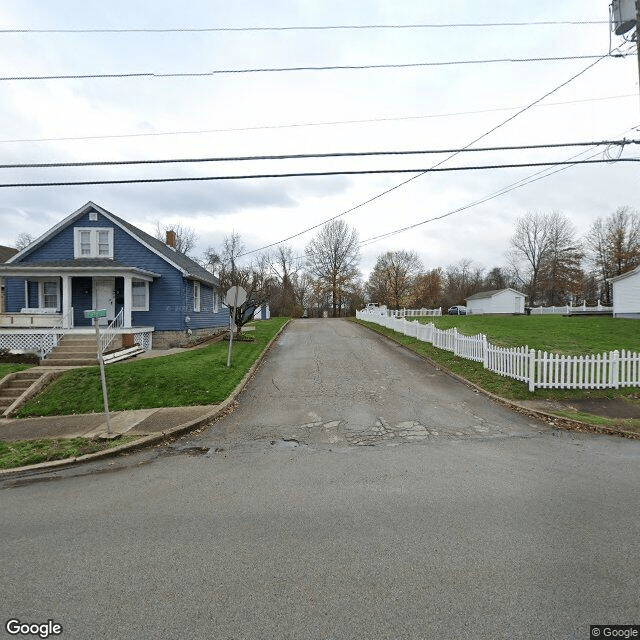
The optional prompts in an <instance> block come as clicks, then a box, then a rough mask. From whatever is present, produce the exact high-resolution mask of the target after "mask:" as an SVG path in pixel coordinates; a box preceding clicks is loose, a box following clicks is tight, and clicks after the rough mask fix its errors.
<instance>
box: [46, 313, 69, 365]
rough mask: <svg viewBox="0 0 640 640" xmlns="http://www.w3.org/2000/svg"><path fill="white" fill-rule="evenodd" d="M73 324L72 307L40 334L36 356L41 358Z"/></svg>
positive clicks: (53, 347)
mask: <svg viewBox="0 0 640 640" xmlns="http://www.w3.org/2000/svg"><path fill="white" fill-rule="evenodd" d="M72 326H73V308H71V309H69V311H68V312H67V313H63V314H62V317H61V318H60V320H59V321H58V322H57V323H56V324H55V325H54V326H53V327H51V329H49V330H48V331H45V332H44V333H43V334H41V336H40V348H39V349H38V357H39V358H40V359H41V360H43V359H44V358H46V357H47V356H48V355H49V354H50V353H51V352H52V351H53V350H54V349H55V348H56V347H57V346H58V342H59V341H60V338H62V336H63V335H64V334H65V333H66V332H67V331H68V330H69V328H70V327H72Z"/></svg>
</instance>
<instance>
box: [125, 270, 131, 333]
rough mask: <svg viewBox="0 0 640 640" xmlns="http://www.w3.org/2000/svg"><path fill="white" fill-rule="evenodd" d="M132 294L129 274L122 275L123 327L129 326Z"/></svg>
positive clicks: (127, 327)
mask: <svg viewBox="0 0 640 640" xmlns="http://www.w3.org/2000/svg"><path fill="white" fill-rule="evenodd" d="M132 306H133V296H132V294H131V276H125V277H124V327H125V328H126V329H130V328H131V307H132Z"/></svg>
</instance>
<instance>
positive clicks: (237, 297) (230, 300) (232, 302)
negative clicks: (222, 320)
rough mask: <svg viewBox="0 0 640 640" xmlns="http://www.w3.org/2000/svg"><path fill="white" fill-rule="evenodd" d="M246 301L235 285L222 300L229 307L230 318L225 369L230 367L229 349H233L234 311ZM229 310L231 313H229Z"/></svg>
mask: <svg viewBox="0 0 640 640" xmlns="http://www.w3.org/2000/svg"><path fill="white" fill-rule="evenodd" d="M246 300H247V292H246V291H245V290H244V289H243V288H242V287H239V286H237V285H234V286H233V287H231V289H229V291H227V295H226V297H225V299H224V301H225V302H226V304H227V305H229V310H230V317H229V352H228V354H227V367H230V366H231V349H232V347H233V325H234V322H235V320H236V309H237V308H238V307H239V306H241V305H243V304H244V303H245V302H246ZM231 309H233V311H232V312H231Z"/></svg>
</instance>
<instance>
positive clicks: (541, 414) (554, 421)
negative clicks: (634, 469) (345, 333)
mask: <svg viewBox="0 0 640 640" xmlns="http://www.w3.org/2000/svg"><path fill="white" fill-rule="evenodd" d="M349 321H350V322H355V319H354V320H351V319H349ZM355 324H360V323H359V322H355ZM360 326H361V327H362V328H364V329H367V330H368V331H373V333H376V334H377V335H379V336H381V337H383V338H386V339H387V340H390V341H391V342H393V343H395V344H397V345H398V346H399V347H402V348H403V349H405V350H407V351H409V353H412V354H413V355H415V356H418V357H419V358H422V359H423V360H426V361H427V362H428V363H429V364H430V365H431V366H433V367H435V368H436V369H438V370H439V371H442V372H443V373H445V374H447V375H448V376H451V377H452V378H453V379H454V380H457V381H458V382H462V383H463V384H464V385H466V386H467V387H469V388H471V389H473V390H474V391H477V392H478V393H481V394H482V395H484V396H487V397H488V398H490V399H491V400H493V401H494V402H495V403H496V404H500V405H502V406H504V407H507V408H509V409H512V410H513V411H516V412H517V413H521V414H522V415H526V416H529V417H532V418H536V419H538V420H543V421H544V422H546V423H547V424H548V426H550V427H554V428H556V429H564V430H565V431H579V432H590V433H597V434H599V435H610V436H618V437H623V438H629V439H631V440H640V433H634V432H632V431H624V430H623V429H615V428H613V427H606V426H603V425H595V424H589V423H588V422H582V421H581V420H574V419H573V418H563V417H561V416H557V415H554V414H553V413H547V412H546V411H540V410H539V409H531V408H530V407H525V406H523V405H521V404H518V402H516V401H515V400H509V399H507V398H503V397H502V396H498V395H496V394H495V393H491V391H487V390H486V389H483V388H482V387H479V386H478V385H477V384H475V383H473V382H471V381H470V380H467V378H464V377H463V376H461V375H459V374H457V373H454V372H453V371H451V370H449V369H447V368H446V367H445V366H444V365H441V364H440V363H439V362H436V361H435V360H432V359H431V358H430V357H429V356H425V355H423V354H422V353H418V352H417V351H414V350H413V349H411V347H409V346H407V345H405V344H402V343H401V342H399V341H398V340H395V339H394V338H393V337H391V336H387V335H385V334H384V333H380V332H379V331H376V330H375V329H372V328H371V327H367V326H365V325H363V324H360ZM405 337H406V336H405Z"/></svg>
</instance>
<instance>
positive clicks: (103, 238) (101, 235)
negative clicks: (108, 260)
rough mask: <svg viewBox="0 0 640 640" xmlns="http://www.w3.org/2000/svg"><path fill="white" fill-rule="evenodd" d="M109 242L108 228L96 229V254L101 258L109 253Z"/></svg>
mask: <svg viewBox="0 0 640 640" xmlns="http://www.w3.org/2000/svg"><path fill="white" fill-rule="evenodd" d="M111 253H112V252H111V244H110V242H109V230H108V229H105V230H104V231H102V230H100V231H98V255H99V256H100V257H102V258H104V257H109V255H111Z"/></svg>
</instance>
